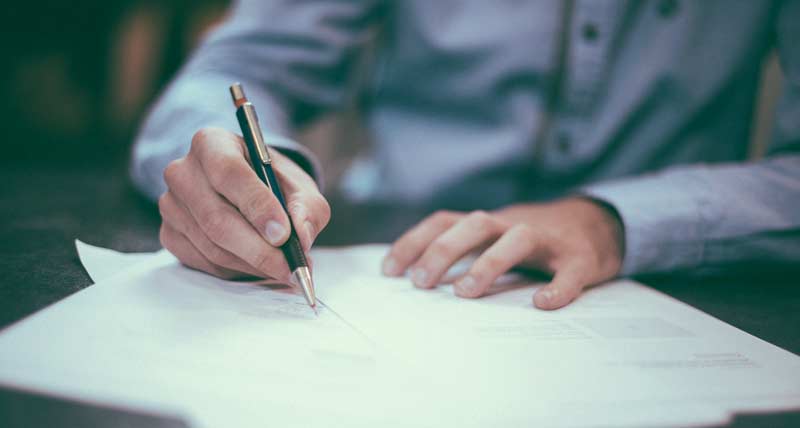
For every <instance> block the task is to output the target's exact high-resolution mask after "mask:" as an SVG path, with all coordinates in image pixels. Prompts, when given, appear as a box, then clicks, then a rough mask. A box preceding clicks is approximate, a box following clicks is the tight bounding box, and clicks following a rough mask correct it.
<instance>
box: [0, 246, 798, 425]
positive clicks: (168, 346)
mask: <svg viewBox="0 0 800 428" xmlns="http://www.w3.org/2000/svg"><path fill="white" fill-rule="evenodd" d="M87 248H88V247H85V248H84V250H86V249H87ZM385 251H386V248H385V247H383V246H366V247H353V248H347V249H322V250H316V251H315V252H314V254H313V257H314V261H315V269H316V271H315V276H316V280H317V288H318V290H317V293H318V296H319V297H320V299H321V300H322V301H323V302H325V304H326V305H327V306H326V307H325V308H323V311H322V313H321V314H320V317H319V319H310V318H307V316H308V312H307V311H306V310H307V308H305V307H304V304H303V301H302V298H301V297H300V296H299V295H297V294H295V293H292V292H291V290H289V289H284V288H280V287H274V286H273V287H271V288H270V287H264V286H258V285H254V284H242V283H235V282H227V281H221V280H218V279H214V278H211V277H209V276H207V275H203V274H201V273H199V272H194V271H191V270H188V269H185V268H183V267H181V266H179V265H177V264H176V262H175V260H174V258H172V256H170V255H169V254H168V253H157V254H156V255H152V256H143V257H141V258H138V259H136V260H135V259H134V258H131V257H130V256H128V255H120V254H118V253H117V254H115V253H113V252H93V251H91V249H89V251H82V252H81V258H82V260H83V261H84V264H85V266H86V267H87V270H88V271H89V272H90V275H91V276H92V277H93V278H99V279H98V281H99V282H100V284H98V285H97V286H93V287H89V288H87V289H86V290H84V291H82V292H80V293H77V294H75V295H73V296H71V297H69V298H67V299H65V300H64V301H62V302H60V303H58V304H56V305H53V306H51V307H50V308H48V309H46V310H44V311H42V312H39V313H38V314H35V315H34V316H32V317H29V318H28V319H26V320H24V321H22V322H20V323H18V324H16V325H15V326H12V327H11V328H9V329H7V330H6V331H4V332H3V333H2V334H0V382H2V383H4V384H7V385H15V386H18V387H24V388H28V389H34V390H39V391H44V392H48V393H54V394H60V395H66V396H70V397H73V398H79V399H84V400H93V401H101V402H105V403H111V404H117V405H126V406H132V407H138V408H142V409H144V410H154V411H161V412H167V413H173V414H177V415H183V416H184V417H186V418H188V420H189V421H191V422H192V423H194V424H195V425H196V426H203V427H216V426H234V425H235V426H263V424H264V421H269V422H270V425H283V426H330V425H331V421H336V422H337V424H340V425H349V426H359V425H364V426H367V425H375V424H377V423H380V424H381V425H382V426H486V425H489V424H492V425H496V426H532V425H536V424H540V425H542V426H574V427H583V426H673V425H675V426H678V425H679V426H689V425H702V424H710V423H714V422H720V421H723V420H725V419H726V418H727V417H729V414H730V412H732V411H743V410H770V409H789V408H798V407H800V358H798V357H797V356H794V355H792V354H790V353H788V352H785V351H783V350H780V349H779V348H776V347H774V346H772V345H769V344H767V343H765V342H763V341H761V340H759V339H757V338H754V337H752V336H749V335H747V334H745V333H743V332H741V331H739V330H736V329H735V328H733V327H731V326H729V325H727V324H724V323H722V322H720V321H718V320H715V319H713V318H712V317H709V316H708V315H705V314H703V313H701V312H699V311H697V310H695V309H692V308H690V307H688V306H686V305H684V304H682V303H680V302H677V301H674V300H673V299H671V298H669V297H667V296H664V295H662V294H660V293H658V292H656V291H654V290H651V289H649V288H647V287H644V286H642V285H639V284H636V283H633V282H629V281H620V282H615V283H611V284H607V285H604V286H601V287H597V288H595V289H592V290H590V291H588V292H587V293H585V295H584V296H583V297H582V298H580V299H579V300H578V301H576V302H575V303H573V304H572V305H571V306H570V307H568V308H566V309H563V310H560V311H555V312H544V311H539V310H537V309H535V308H533V307H532V306H531V304H530V301H531V300H530V297H531V295H532V292H533V288H534V287H535V286H536V285H535V284H528V283H515V282H514V280H513V278H509V279H507V283H506V284H505V285H502V286H500V287H498V292H497V293H496V294H493V295H492V296H490V297H487V298H483V299H479V300H463V299H458V298H456V297H454V296H453V295H452V292H451V290H450V288H449V286H444V287H440V288H437V289H436V290H432V291H421V290H417V289H414V288H413V287H412V286H411V285H410V283H409V282H408V281H407V280H404V279H387V278H383V277H382V276H380V274H379V272H378V271H379V265H380V259H381V257H382V256H383V254H384V252H385ZM100 257H102V260H103V263H102V264H103V265H105V266H110V265H114V266H116V269H115V270H116V271H117V272H116V273H115V274H111V276H106V275H105V274H104V273H102V272H101V273H93V272H92V271H93V270H95V268H93V267H91V266H92V263H87V260H86V259H87V258H95V259H97V260H100V259H99V258H100ZM94 266H96V265H94ZM501 290H503V291H501ZM303 309H306V310H303ZM300 397H304V398H305V399H304V400H301V399H300Z"/></svg>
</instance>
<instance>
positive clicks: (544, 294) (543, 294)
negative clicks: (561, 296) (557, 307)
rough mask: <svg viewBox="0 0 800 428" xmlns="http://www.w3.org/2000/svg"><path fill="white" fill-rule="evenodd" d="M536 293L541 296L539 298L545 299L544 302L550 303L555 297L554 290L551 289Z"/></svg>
mask: <svg viewBox="0 0 800 428" xmlns="http://www.w3.org/2000/svg"><path fill="white" fill-rule="evenodd" d="M536 295H537V296H540V297H539V299H540V300H543V301H544V302H543V303H549V302H550V300H552V299H553V292H552V291H550V290H542V291H539V292H538V293H536Z"/></svg>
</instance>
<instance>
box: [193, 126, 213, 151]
mask: <svg viewBox="0 0 800 428" xmlns="http://www.w3.org/2000/svg"><path fill="white" fill-rule="evenodd" d="M213 133H214V130H213V129H212V128H200V129H198V130H197V132H195V133H194V135H192V149H195V150H203V149H205V148H206V147H208V143H209V142H210V140H211V139H212V138H213Z"/></svg>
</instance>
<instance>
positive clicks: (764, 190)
mask: <svg viewBox="0 0 800 428" xmlns="http://www.w3.org/2000/svg"><path fill="white" fill-rule="evenodd" d="M584 193H585V194H586V195H588V196H590V197H593V198H596V199H599V200H601V201H604V202H606V203H608V204H609V205H611V206H612V207H614V209H616V211H617V212H618V213H619V215H620V218H621V220H622V222H623V224H624V228H625V232H624V235H625V249H626V250H625V251H626V252H625V255H624V261H623V267H622V274H623V275H630V274H636V273H645V272H659V271H671V270H683V269H693V268H698V267H707V266H714V265H725V264H730V263H736V262H740V261H765V262H772V263H792V262H800V155H797V154H788V155H783V156H776V157H773V158H768V159H765V160H763V161H761V162H758V163H753V164H726V165H709V166H705V165H696V166H688V167H680V168H673V169H669V170H666V171H664V172H661V173H657V174H652V175H647V176H642V177H638V178H632V179H626V180H619V181H614V182H605V183H598V184H596V185H591V186H588V187H587V188H585V189H584Z"/></svg>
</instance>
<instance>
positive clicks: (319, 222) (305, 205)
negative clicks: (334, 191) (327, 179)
mask: <svg viewBox="0 0 800 428" xmlns="http://www.w3.org/2000/svg"><path fill="white" fill-rule="evenodd" d="M290 198H291V199H290V201H289V202H288V204H287V208H288V210H289V215H290V216H291V218H292V225H294V228H295V231H296V232H297V237H298V238H299V239H300V244H302V246H303V251H305V252H306V253H307V252H308V251H309V249H311V245H312V244H313V243H314V241H315V240H316V239H317V236H318V235H319V233H320V232H322V230H323V229H324V228H325V226H327V225H328V221H329V220H330V217H331V209H330V205H328V201H326V200H325V198H324V197H323V196H322V195H321V194H320V193H319V192H298V193H296V194H293V195H292V196H291V197H290Z"/></svg>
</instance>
